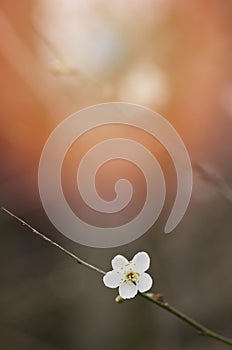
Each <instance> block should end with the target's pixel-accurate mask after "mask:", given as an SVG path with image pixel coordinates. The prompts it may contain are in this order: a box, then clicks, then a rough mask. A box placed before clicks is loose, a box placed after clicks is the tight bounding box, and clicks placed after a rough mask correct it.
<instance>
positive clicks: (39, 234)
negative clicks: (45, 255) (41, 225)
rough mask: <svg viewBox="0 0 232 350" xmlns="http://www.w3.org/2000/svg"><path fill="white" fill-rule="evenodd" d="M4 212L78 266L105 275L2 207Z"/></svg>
mask: <svg viewBox="0 0 232 350" xmlns="http://www.w3.org/2000/svg"><path fill="white" fill-rule="evenodd" d="M2 210H4V211H5V212H6V213H7V214H9V215H10V216H12V217H13V218H14V219H16V220H18V221H19V222H21V224H23V225H24V226H26V227H27V228H29V229H30V230H31V231H32V232H33V233H35V234H36V235H37V236H39V237H40V238H42V239H44V240H45V241H47V242H49V243H50V244H52V245H53V246H54V247H56V248H58V249H60V250H61V251H62V252H63V253H65V254H66V255H68V256H70V257H71V258H73V259H74V260H76V262H77V263H78V264H81V265H84V266H86V267H88V268H89V269H92V270H94V271H97V272H99V273H101V274H103V275H105V272H104V271H102V270H101V269H99V268H98V267H96V266H93V265H90V264H89V263H87V262H86V261H84V260H82V259H80V258H78V257H77V256H76V255H75V254H73V253H71V252H70V251H68V250H67V249H65V248H63V247H62V246H61V245H59V244H58V243H56V242H54V241H53V240H51V239H50V238H48V237H47V236H45V235H44V234H42V233H41V232H39V231H37V230H36V229H34V228H33V227H32V226H31V225H29V224H27V223H26V222H25V221H24V220H22V219H20V218H19V217H18V216H16V215H15V214H13V213H11V212H10V211H9V210H7V209H6V208H3V207H2Z"/></svg>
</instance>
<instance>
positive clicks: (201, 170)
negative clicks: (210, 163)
mask: <svg viewBox="0 0 232 350" xmlns="http://www.w3.org/2000/svg"><path fill="white" fill-rule="evenodd" d="M193 168H194V169H195V170H196V172H197V173H198V174H199V175H200V176H201V177H202V178H203V180H205V181H207V182H209V183H211V184H212V185H213V186H214V187H215V188H216V190H217V191H218V192H219V193H220V194H221V196H222V197H224V198H225V199H227V200H228V201H230V202H232V188H231V187H230V186H229V185H228V183H227V182H226V181H225V179H224V178H223V177H222V176H221V175H219V174H217V173H216V172H215V171H213V170H210V169H207V168H206V167H205V166H203V165H202V164H199V163H195V164H193Z"/></svg>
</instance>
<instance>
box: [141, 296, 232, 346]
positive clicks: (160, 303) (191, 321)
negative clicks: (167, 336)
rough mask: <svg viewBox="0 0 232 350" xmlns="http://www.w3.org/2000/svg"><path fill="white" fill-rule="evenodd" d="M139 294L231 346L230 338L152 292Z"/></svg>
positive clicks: (203, 333) (205, 333) (201, 331)
mask: <svg viewBox="0 0 232 350" xmlns="http://www.w3.org/2000/svg"><path fill="white" fill-rule="evenodd" d="M140 295H141V296H142V297H143V298H145V299H147V300H149V301H151V302H152V303H154V304H156V305H158V306H159V307H161V308H162V309H165V310H167V311H168V312H170V313H171V314H173V315H175V316H176V317H178V318H180V319H181V320H183V321H184V322H186V323H188V324H189V325H190V326H192V327H194V328H195V329H197V330H198V331H199V332H200V334H202V335H205V336H207V337H210V338H214V339H216V340H218V341H220V342H222V343H225V344H228V345H231V346H232V340H231V339H228V338H225V337H223V336H221V335H220V334H217V333H215V332H213V331H211V330H210V329H208V328H206V327H204V326H202V325H201V324H200V323H198V322H196V321H194V320H193V319H192V318H190V317H188V316H186V315H185V314H183V313H182V312H180V311H178V310H176V309H175V308H174V307H173V306H171V305H169V304H168V303H165V302H163V301H161V300H159V298H156V295H155V294H153V293H140Z"/></svg>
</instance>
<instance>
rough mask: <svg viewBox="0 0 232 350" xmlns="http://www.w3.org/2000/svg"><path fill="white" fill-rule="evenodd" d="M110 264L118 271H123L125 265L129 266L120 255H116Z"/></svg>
mask: <svg viewBox="0 0 232 350" xmlns="http://www.w3.org/2000/svg"><path fill="white" fill-rule="evenodd" d="M111 264H112V267H113V269H114V270H119V269H123V267H124V266H125V265H126V264H129V261H128V260H127V259H126V258H125V257H124V256H122V255H116V256H115V257H114V258H113V260H112V262H111Z"/></svg>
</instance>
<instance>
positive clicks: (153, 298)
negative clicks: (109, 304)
mask: <svg viewBox="0 0 232 350" xmlns="http://www.w3.org/2000/svg"><path fill="white" fill-rule="evenodd" d="M2 210H4V211H5V212H6V213H7V214H9V215H10V216H12V217H13V218H15V219H16V220H18V221H19V222H21V223H22V224H23V225H24V226H26V227H28V228H29V229H30V230H31V231H32V232H33V233H35V234H36V235H37V236H39V237H40V238H42V239H44V240H45V241H47V242H49V243H51V244H52V245H53V246H55V247H56V248H58V249H60V250H61V251H62V252H64V253H65V254H67V255H68V256H70V257H71V258H73V259H74V260H75V261H76V262H77V263H78V264H81V265H84V266H86V267H88V268H90V269H92V270H94V271H97V272H99V273H101V274H103V275H105V273H106V272H104V271H103V270H100V269H99V268H97V267H96V266H93V265H90V264H89V263H87V262H86V261H84V260H82V259H80V258H78V257H77V256H76V255H74V254H73V253H71V252H70V251H68V250H67V249H65V248H63V247H62V246H60V245H59V244H58V243H56V242H54V241H52V240H51V239H50V238H48V237H47V236H45V235H44V234H42V233H40V232H39V231H37V230H36V229H34V228H33V227H32V226H30V225H29V224H27V223H26V222H25V221H24V220H22V219H20V218H19V217H17V216H16V215H15V214H13V213H11V212H10V211H9V210H7V209H5V208H3V207H2ZM139 294H140V295H141V296H142V297H143V298H145V299H147V300H148V301H150V302H152V303H153V304H156V305H158V306H159V307H161V308H162V309H165V310H166V311H168V312H170V313H171V314H173V315H175V316H176V317H178V318H180V319H181V320H183V321H184V322H185V323H188V324H189V325H190V326H192V327H194V328H195V329H197V330H198V331H199V332H200V333H201V334H203V335H205V336H207V337H210V338H213V339H216V340H218V341H220V342H222V343H225V344H227V345H232V340H230V339H227V338H225V337H223V336H221V335H219V334H217V333H215V332H213V331H211V330H209V329H208V328H206V327H204V326H202V325H201V324H200V323H198V322H196V321H194V320H193V319H191V318H190V317H188V316H186V315H185V314H183V313H182V312H180V311H178V310H176V309H175V308H174V307H172V306H170V305H169V304H168V303H166V302H164V301H163V300H162V296H161V295H160V294H153V293H139ZM116 301H117V302H121V301H123V299H122V298H121V297H117V298H116Z"/></svg>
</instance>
